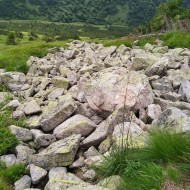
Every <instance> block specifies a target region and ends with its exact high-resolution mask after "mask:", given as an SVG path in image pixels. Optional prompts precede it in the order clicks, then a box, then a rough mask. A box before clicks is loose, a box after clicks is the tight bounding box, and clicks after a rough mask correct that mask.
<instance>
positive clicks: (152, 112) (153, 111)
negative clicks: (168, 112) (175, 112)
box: [147, 104, 162, 121]
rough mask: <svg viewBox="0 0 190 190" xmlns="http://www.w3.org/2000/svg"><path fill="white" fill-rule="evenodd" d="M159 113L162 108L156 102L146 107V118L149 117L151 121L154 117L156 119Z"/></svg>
mask: <svg viewBox="0 0 190 190" xmlns="http://www.w3.org/2000/svg"><path fill="white" fill-rule="evenodd" d="M161 113H162V109H161V107H160V106H159V105H157V104H151V105H149V106H148V108H147V116H148V119H151V121H152V120H154V119H157V118H158V116H159V115H160V114H161Z"/></svg>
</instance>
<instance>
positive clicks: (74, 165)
mask: <svg viewBox="0 0 190 190" xmlns="http://www.w3.org/2000/svg"><path fill="white" fill-rule="evenodd" d="M83 165H84V157H80V158H79V159H77V160H76V161H74V162H73V163H72V164H71V165H70V166H69V168H71V169H73V168H79V167H82V166H83Z"/></svg>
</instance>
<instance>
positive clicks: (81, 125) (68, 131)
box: [53, 114, 96, 139]
mask: <svg viewBox="0 0 190 190" xmlns="http://www.w3.org/2000/svg"><path fill="white" fill-rule="evenodd" d="M95 128H96V125H95V124H94V123H93V122H92V121H91V120H89V119H88V118H86V117H84V116H82V115H79V114H78V115H75V116H73V117H71V118H69V119H67V120H66V121H65V122H63V123H62V124H60V125H59V126H58V127H56V128H55V129H54V132H53V134H54V135H55V136H56V138H57V139H64V138H66V137H68V136H71V135H73V134H81V136H82V137H86V136H88V135H89V134H90V133H92V132H93V131H94V130H95Z"/></svg>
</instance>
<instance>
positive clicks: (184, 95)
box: [178, 79, 190, 102]
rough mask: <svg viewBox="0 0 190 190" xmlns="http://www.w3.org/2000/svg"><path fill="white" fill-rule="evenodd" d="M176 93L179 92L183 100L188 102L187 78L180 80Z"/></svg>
mask: <svg viewBox="0 0 190 190" xmlns="http://www.w3.org/2000/svg"><path fill="white" fill-rule="evenodd" d="M178 93H179V94H181V96H182V100H183V101H187V102H190V82H189V80H186V79H184V80H182V82H181V85H180V88H179V92H178Z"/></svg>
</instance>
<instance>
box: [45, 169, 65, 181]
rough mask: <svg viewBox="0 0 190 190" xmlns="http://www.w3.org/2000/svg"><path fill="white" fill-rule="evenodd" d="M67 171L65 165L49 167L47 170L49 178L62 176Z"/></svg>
mask: <svg viewBox="0 0 190 190" xmlns="http://www.w3.org/2000/svg"><path fill="white" fill-rule="evenodd" d="M66 173H67V168H65V167H56V168H51V170H50V171H49V175H48V176H49V179H51V178H56V176H62V175H65V174H66Z"/></svg>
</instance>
